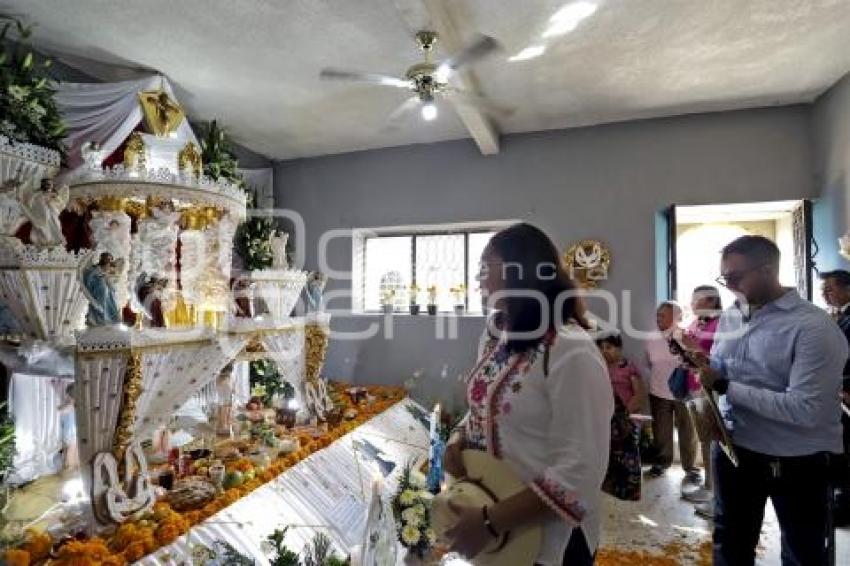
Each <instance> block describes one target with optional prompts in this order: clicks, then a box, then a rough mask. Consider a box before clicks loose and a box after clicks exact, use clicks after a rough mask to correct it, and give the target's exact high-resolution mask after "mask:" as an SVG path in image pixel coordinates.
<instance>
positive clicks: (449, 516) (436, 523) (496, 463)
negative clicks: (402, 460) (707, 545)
mask: <svg viewBox="0 0 850 566" xmlns="http://www.w3.org/2000/svg"><path fill="white" fill-rule="evenodd" d="M463 463H464V466H465V467H466V473H467V478H464V479H460V480H457V481H456V482H454V483H453V484H452V485H451V486H449V488H448V489H446V490H445V491H443V492H441V493H440V494H439V495H437V496H436V497H434V502H433V506H432V508H431V527H432V528H433V529H434V532H435V533H436V535H437V538H438V539H445V538H446V537H445V533H446V531H447V530H449V529H450V528H451V527H453V526H454V524H455V522H456V521H457V515H456V514H455V513H454V511H452V510H451V508H450V507H449V502H450V501H451V502H452V503H453V504H455V505H460V506H465V507H483V506H484V505H488V506H493V505H495V504H496V503H497V502H499V501H501V500H503V499H506V498H508V497H510V496H512V495H514V494H516V493H519V492H520V491H522V490H524V489H525V488H526V485H525V483H524V482H523V481H522V480H520V479H519V477H518V476H517V474H516V472H514V470H513V468H511V466H510V465H509V464H508V463H507V462H505V461H503V460H499V459H496V458H494V457H493V456H491V455H489V454H487V453H486V452H483V451H481V450H464V451H463ZM542 540H543V529H542V528H541V527H540V526H539V525H533V526H529V527H522V528H519V529H516V530H514V531H511V532H509V533H504V534H503V535H502V536H501V537H499V538H498V539H493V542H491V543H490V544H489V545H488V546H486V547H485V548H484V550H482V551H481V553H480V554H478V555H477V556H476V557H474V558H473V559H472V563H473V564H475V565H476V566H519V565H523V564H533V563H534V561H535V559H536V558H537V554H538V552H539V551H540V544H541V542H542Z"/></svg>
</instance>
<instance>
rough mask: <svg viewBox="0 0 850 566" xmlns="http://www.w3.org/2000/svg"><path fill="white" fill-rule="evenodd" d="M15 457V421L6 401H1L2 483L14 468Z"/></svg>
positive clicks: (0, 478) (0, 445)
mask: <svg viewBox="0 0 850 566" xmlns="http://www.w3.org/2000/svg"><path fill="white" fill-rule="evenodd" d="M14 459H15V423H14V422H12V417H11V415H10V414H9V409H8V407H7V406H6V403H5V402H4V403H0V484H2V483H4V482H5V480H6V476H7V475H8V474H9V471H11V469H12V464H13V462H14Z"/></svg>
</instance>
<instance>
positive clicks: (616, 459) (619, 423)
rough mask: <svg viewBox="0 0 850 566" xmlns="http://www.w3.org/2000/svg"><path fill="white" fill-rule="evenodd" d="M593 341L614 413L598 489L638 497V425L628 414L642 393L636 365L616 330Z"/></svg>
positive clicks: (636, 410) (626, 497)
mask: <svg viewBox="0 0 850 566" xmlns="http://www.w3.org/2000/svg"><path fill="white" fill-rule="evenodd" d="M596 345H597V346H598V347H599V350H600V351H601V352H602V357H604V358H605V362H606V363H607V365H608V376H609V378H610V379H611V386H612V387H613V389H614V415H613V416H612V417H611V454H610V457H609V459H608V472H607V474H606V475H605V482H604V483H603V484H602V489H603V491H605V492H606V493H609V494H611V495H613V496H614V497H616V498H618V499H623V500H626V501H637V500H639V499H640V483H641V467H640V449H639V442H640V428H639V427H638V426H637V424H635V422H634V421H632V419H631V418H630V415H631V414H633V413H639V412H640V411H641V408H642V406H643V400H644V398H645V395H646V391H645V388H644V386H643V379H642V378H641V376H640V373H639V372H638V370H637V368H636V367H635V366H634V364H632V363H631V362H630V361H629V360H627V359H626V358H625V357H624V356H623V339H622V338H621V337H620V335H619V334H610V335H607V336H604V337H602V338H599V339H598V340H597V341H596Z"/></svg>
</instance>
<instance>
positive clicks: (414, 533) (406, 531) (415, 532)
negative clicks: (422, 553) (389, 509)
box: [401, 525, 421, 546]
mask: <svg viewBox="0 0 850 566" xmlns="http://www.w3.org/2000/svg"><path fill="white" fill-rule="evenodd" d="M420 538H421V535H420V533H419V529H418V528H416V527H414V526H413V525H405V526H404V527H403V528H402V529H401V541H402V542H403V543H404V544H406V545H408V546H414V545H416V544H419V539H420Z"/></svg>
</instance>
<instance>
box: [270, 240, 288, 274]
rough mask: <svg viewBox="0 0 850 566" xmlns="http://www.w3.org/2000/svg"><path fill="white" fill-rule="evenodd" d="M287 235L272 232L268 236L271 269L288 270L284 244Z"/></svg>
mask: <svg viewBox="0 0 850 566" xmlns="http://www.w3.org/2000/svg"><path fill="white" fill-rule="evenodd" d="M288 241H289V234H287V233H286V232H278V231H277V230H272V233H271V234H270V235H269V245H270V247H271V249H272V269H288V268H289V262H288V261H287V259H286V243H287V242H288Z"/></svg>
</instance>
